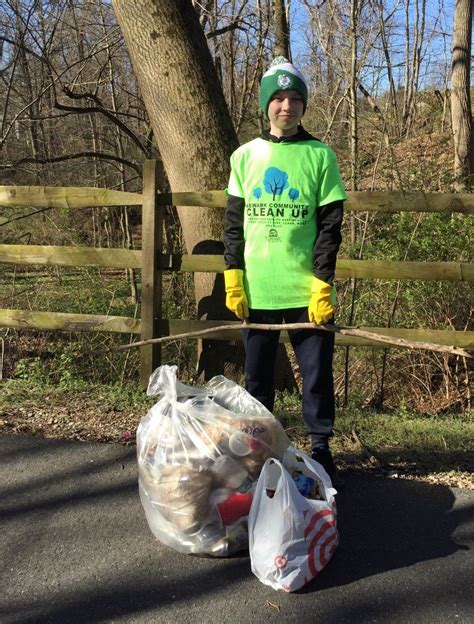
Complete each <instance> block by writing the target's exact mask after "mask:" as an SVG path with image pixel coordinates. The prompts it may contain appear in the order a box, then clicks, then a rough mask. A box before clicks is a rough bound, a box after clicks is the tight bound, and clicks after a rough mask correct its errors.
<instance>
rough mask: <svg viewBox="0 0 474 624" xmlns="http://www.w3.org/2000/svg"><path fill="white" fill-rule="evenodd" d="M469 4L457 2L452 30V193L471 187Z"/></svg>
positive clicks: (469, 1)
mask: <svg viewBox="0 0 474 624" xmlns="http://www.w3.org/2000/svg"><path fill="white" fill-rule="evenodd" d="M471 37H472V0H457V2H456V12H455V15H454V28H453V45H452V50H453V60H452V74H451V118H452V125H453V138H454V175H455V178H456V182H455V186H456V190H458V191H462V190H465V189H466V188H467V187H469V186H470V185H471V184H472V181H471V180H470V176H471V174H472V171H473V168H474V154H473V151H474V141H473V137H472V130H473V128H472V112H471V92H470V68H471Z"/></svg>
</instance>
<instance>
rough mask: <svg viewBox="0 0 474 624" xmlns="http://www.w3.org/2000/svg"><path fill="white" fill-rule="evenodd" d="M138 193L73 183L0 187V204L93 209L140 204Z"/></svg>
mask: <svg viewBox="0 0 474 624" xmlns="http://www.w3.org/2000/svg"><path fill="white" fill-rule="evenodd" d="M142 202H143V196H142V195H141V193H127V192H124V191H115V190H110V189H107V188H95V187H87V186H82V187H74V186H0V206H11V207H21V206H23V207H35V208H63V209H64V208H65V209H68V208H72V209H75V208H93V207H95V206H141V204H142Z"/></svg>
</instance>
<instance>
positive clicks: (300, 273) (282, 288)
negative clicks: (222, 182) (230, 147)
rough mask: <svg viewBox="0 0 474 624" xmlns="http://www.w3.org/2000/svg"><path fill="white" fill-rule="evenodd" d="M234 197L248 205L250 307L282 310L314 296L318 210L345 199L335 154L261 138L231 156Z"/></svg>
mask: <svg viewBox="0 0 474 624" xmlns="http://www.w3.org/2000/svg"><path fill="white" fill-rule="evenodd" d="M230 164H231V174H230V180H229V186H228V192H229V194H230V195H235V196H236V197H242V198H243V199H244V200H245V209H244V210H245V214H244V241H245V251H244V259H245V273H244V284H245V290H246V293H247V297H248V300H249V306H250V307H251V308H255V309H269V310H278V309H283V308H300V307H304V306H307V305H308V303H309V300H310V298H311V281H312V278H313V270H312V269H313V266H312V265H313V247H314V243H315V240H316V236H317V225H316V211H317V209H318V207H319V206H324V205H325V204H329V203H331V202H334V201H338V200H345V199H346V193H345V191H344V187H343V184H342V181H341V175H340V173H339V167H338V165H337V161H336V156H335V154H334V152H333V151H332V149H331V148H330V147H329V146H327V145H325V144H324V143H321V142H319V141H317V140H307V141H295V142H282V143H273V142H271V141H266V140H264V139H261V138H258V139H254V140H253V141H250V142H249V143H246V144H245V145H242V146H241V147H239V149H237V150H236V151H235V152H234V153H233V154H232V156H231V159H230Z"/></svg>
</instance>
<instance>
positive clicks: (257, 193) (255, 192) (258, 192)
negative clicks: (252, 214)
mask: <svg viewBox="0 0 474 624" xmlns="http://www.w3.org/2000/svg"><path fill="white" fill-rule="evenodd" d="M253 196H254V197H255V198H256V199H260V197H261V196H262V189H261V188H260V187H259V186H257V188H255V189H253Z"/></svg>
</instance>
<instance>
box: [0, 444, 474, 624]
mask: <svg viewBox="0 0 474 624" xmlns="http://www.w3.org/2000/svg"><path fill="white" fill-rule="evenodd" d="M4 443H5V444H4ZM16 444H17V447H18V453H15V452H14V449H13V447H14V446H15V442H14V441H11V440H10V441H6V439H5V438H0V455H1V450H2V449H3V448H4V446H5V449H6V450H7V451H9V453H10V454H9V461H8V462H6V464H4V465H1V464H0V478H1V479H2V482H5V481H4V479H5V478H6V482H7V484H8V496H6V497H4V498H3V499H2V501H1V508H2V510H3V514H2V515H1V516H0V520H1V525H0V526H1V528H0V547H1V550H2V552H3V553H4V554H6V565H5V566H4V569H3V571H2V572H1V573H0V574H1V576H2V581H1V582H2V586H3V588H4V591H3V592H2V594H3V596H2V597H1V598H0V620H1V622H2V624H7V623H8V624H13V623H20V622H21V623H22V624H30V623H31V624H33V623H35V624H36V623H39V622H41V623H42V624H43V623H45V624H46V623H52V624H67V623H75V622H85V623H88V624H93V623H96V622H105V621H119V620H122V618H123V619H127V618H129V619H130V621H131V620H133V621H137V620H135V619H134V618H135V617H140V614H142V617H144V618H145V619H144V620H143V621H150V622H151V621H155V622H171V621H173V622H175V621H177V622H178V621H182V622H183V623H184V622H187V621H194V620H192V619H191V620H188V619H185V620H180V619H179V618H180V616H179V613H182V611H180V610H179V609H180V608H181V609H188V608H189V609H191V610H192V612H196V613H198V612H199V613H201V615H202V614H203V613H208V614H209V615H210V618H209V620H207V621H216V619H219V618H218V616H217V615H216V616H215V617H214V615H213V606H212V605H215V604H222V605H223V606H222V608H223V609H224V608H227V609H228V608H231V609H234V611H235V616H236V619H235V620H234V621H236V622H237V621H239V619H238V613H239V609H240V608H241V607H242V604H247V606H248V604H249V603H250V604H254V603H255V604H262V603H264V602H265V599H267V600H269V601H273V602H275V601H278V602H280V603H281V604H284V605H285V606H286V608H287V609H289V613H287V617H288V621H290V620H291V621H297V620H298V619H299V618H300V617H305V619H306V621H307V622H308V623H310V622H313V621H315V619H314V618H313V615H312V614H314V613H316V611H315V608H316V606H317V608H318V609H321V608H322V609H323V612H324V613H325V619H324V620H322V619H318V622H322V621H324V622H328V621H329V622H338V624H339V622H341V623H342V622H345V621H351V622H365V621H375V620H371V619H370V618H369V617H368V616H369V615H370V614H371V613H372V617H373V618H376V617H380V618H381V620H380V621H383V616H382V614H383V612H384V608H386V606H387V604H389V601H390V603H393V605H392V606H393V608H394V609H395V613H396V612H397V609H398V610H399V611H400V612H406V609H407V608H408V609H409V608H410V605H411V604H413V603H416V602H417V601H418V602H419V603H421V604H422V603H423V602H424V601H428V600H429V599H431V600H432V602H433V603H434V604H436V603H437V601H439V600H441V596H442V593H443V590H444V586H443V579H444V577H443V576H442V575H440V573H439V571H438V572H436V574H433V576H432V577H430V569H431V568H430V565H425V566H421V568H420V569H421V570H422V571H423V575H422V576H423V582H424V583H425V585H426V584H427V585H428V586H429V587H430V591H432V592H433V595H432V596H426V595H425V594H423V597H422V598H420V597H419V596H418V594H417V586H416V584H412V585H410V586H409V587H407V588H406V592H405V593H404V600H405V603H404V605H398V606H397V603H396V600H397V595H398V594H397V592H399V589H397V588H396V587H395V586H393V582H394V576H393V572H394V571H397V570H401V569H404V570H405V569H407V570H408V569H409V568H411V567H412V566H415V564H423V562H431V561H434V560H443V559H446V558H448V557H449V556H450V555H453V554H454V553H456V552H458V551H459V550H466V549H468V547H467V546H465V545H463V544H461V543H460V544H458V543H457V541H456V539H455V537H454V533H455V531H456V530H457V529H459V527H460V526H461V525H463V524H466V526H467V523H468V521H469V520H471V521H472V507H471V508H469V507H468V505H467V504H465V505H464V506H462V505H461V506H457V507H456V508H454V509H453V505H454V503H455V496H454V494H453V491H452V490H451V489H450V488H448V487H446V486H440V485H436V486H434V485H430V484H427V483H423V482H415V481H405V480H396V479H386V478H382V477H373V476H371V475H364V474H349V476H348V477H347V486H346V489H345V490H344V491H343V492H341V493H340V494H339V495H338V500H337V503H338V524H339V529H340V534H341V542H340V546H339V548H338V550H337V551H336V554H335V556H334V559H333V560H332V561H331V562H330V563H329V564H328V566H327V568H326V569H325V570H323V572H322V573H321V574H320V576H319V577H317V579H315V580H314V581H313V582H312V583H311V584H310V585H308V586H307V588H305V589H304V590H302V591H301V592H299V593H298V594H297V595H294V594H293V595H287V594H281V593H276V592H274V591H273V590H271V589H269V588H267V587H265V586H263V585H262V584H260V583H259V582H258V581H257V579H256V578H255V577H253V575H252V573H251V570H250V562H249V559H248V557H236V558H231V559H224V560H222V559H220V560H216V559H202V558H197V557H190V556H185V555H181V554H178V553H175V552H173V551H172V550H170V549H168V548H166V547H164V546H162V545H160V544H159V543H157V542H156V541H155V540H154V538H153V536H152V534H151V532H150V531H149V529H148V527H147V525H146V522H145V519H144V513H143V510H142V508H141V505H140V501H139V498H138V489H137V487H136V478H137V470H136V464H135V456H134V451H133V449H124V448H123V447H113V446H111V445H103V444H102V445H100V444H95V445H94V444H85V443H71V442H60V441H57V440H55V441H54V443H53V442H52V441H47V440H43V441H42V444H43V447H42V448H43V451H42V452H41V448H40V447H41V444H39V445H38V444H36V443H31V441H29V442H27V441H25V442H21V441H20V442H17V443H16ZM22 447H23V453H22V452H21V448H22ZM54 457H55V459H54ZM53 459H54V461H53ZM91 462H93V465H94V466H95V470H94V471H91V469H90V466H91ZM52 469H54V470H53V473H51V470H52ZM12 471H13V472H12ZM15 474H17V475H18V484H19V489H18V491H15ZM30 474H31V476H32V478H31V481H29V479H28V478H25V475H26V477H27V476H28V475H30ZM466 500H467V499H466ZM471 500H472V499H471ZM461 535H462V532H461ZM465 535H466V536H467V535H468V533H465ZM461 541H462V539H461ZM462 565H465V564H464V563H463V564H462ZM466 565H467V564H466ZM409 574H410V573H409V572H408V573H407V575H409ZM417 574H419V571H418V570H417ZM408 578H409V576H407V579H408ZM357 582H358V583H357ZM376 582H380V583H382V589H381V590H380V589H379V591H378V594H377V600H376V601H375V602H374V601H373V600H372V606H370V604H371V603H370V601H371V598H370V596H372V595H373V590H372V589H371V586H372V585H375V584H376ZM407 582H408V580H407ZM367 586H369V590H370V591H369V592H367ZM456 587H457V591H458V592H463V591H466V592H467V594H468V590H469V588H468V584H467V581H466V579H465V578H459V579H457V586H456ZM464 587H465V589H463V588H464ZM363 588H365V590H364V591H363ZM334 590H336V591H337V592H338V593H339V592H343V593H344V595H346V594H347V595H348V596H351V595H352V592H353V597H352V598H351V599H350V608H349V609H347V603H346V606H345V610H344V612H343V611H342V606H338V602H337V600H336V601H335V600H334ZM315 592H318V596H317V597H316V596H314V597H313V596H312V594H314V593H315ZM324 592H328V594H330V595H331V596H332V598H331V601H330V602H328V603H326V606H325V597H324V596H323V594H324ZM371 592H372V593H371ZM425 593H426V592H425ZM341 595H342V594H341ZM249 596H251V599H250V602H249ZM252 601H253V602H252ZM407 601H408V602H407ZM315 605H316V606H315ZM321 605H322V607H321ZM250 608H251V607H250ZM403 609H405V611H403ZM362 613H363V614H364V617H363V618H362V615H361V614H362ZM329 614H332V615H331V619H329V620H328V619H327V618H326V615H327V616H328V617H329ZM293 616H294V620H293V619H291V618H292V617H293ZM349 616H350V617H349ZM148 618H149V619H148ZM170 618H171V619H170ZM175 618H176V619H175ZM196 619H198V618H196ZM264 619H265V620H266V619H268V618H266V617H265V618H264ZM201 621H203V620H202V618H201ZM204 621H206V620H204ZM225 621H228V620H225ZM240 621H242V620H240ZM246 621H250V622H259V621H262V620H260V619H258V618H256V619H247V620H246ZM377 621H378V620H377ZM410 621H411V620H410Z"/></svg>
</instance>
